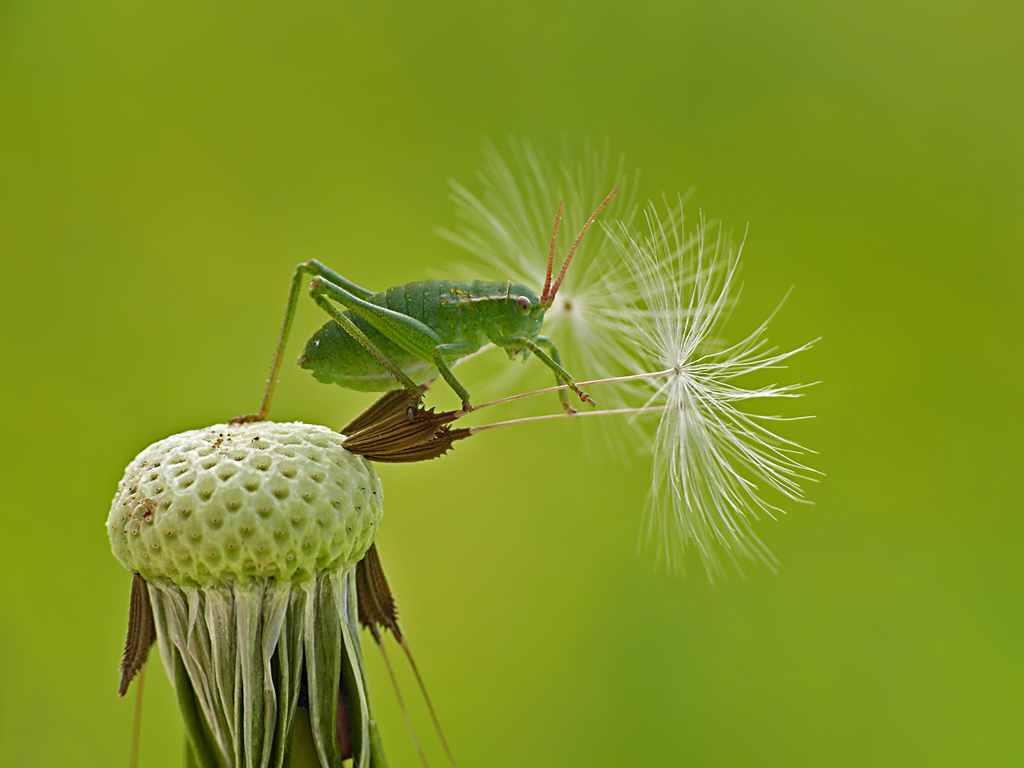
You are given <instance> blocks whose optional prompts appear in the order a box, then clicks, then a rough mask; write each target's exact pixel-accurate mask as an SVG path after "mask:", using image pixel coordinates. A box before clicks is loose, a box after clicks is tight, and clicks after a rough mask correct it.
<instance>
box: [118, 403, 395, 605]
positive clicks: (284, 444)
mask: <svg viewBox="0 0 1024 768" xmlns="http://www.w3.org/2000/svg"><path fill="white" fill-rule="evenodd" d="M343 439H344V438H343V436H342V435H339V434H338V433H336V432H332V431H331V430H329V429H327V428H326V427H319V426H314V425H310V424H301V423H291V424H275V423H271V422H259V423H255V424H245V425H220V426H214V427H208V428H206V429H199V430H194V431H191V432H183V433H182V434H180V435H174V436H172V437H168V438H167V439H165V440H161V441H160V442H158V443H154V444H153V445H151V446H150V447H149V448H147V449H146V450H144V451H143V452H142V453H140V454H139V455H138V456H137V457H136V458H135V460H134V461H133V462H132V463H131V464H130V465H129V466H128V469H127V470H126V471H125V476H124V479H123V480H122V481H121V484H120V486H119V487H118V490H117V495H115V496H114V502H113V506H112V507H111V510H110V517H109V518H108V520H107V530H108V533H109V534H110V545H111V548H112V549H113V551H114V555H115V556H116V557H117V559H118V560H120V561H121V564H122V565H124V567H125V568H127V569H128V570H130V571H132V572H136V573H139V574H141V575H142V577H143V578H145V579H146V580H147V581H151V582H152V581H161V580H167V581H170V582H172V583H174V584H178V585H183V586H195V585H202V584H209V583H213V582H218V581H226V580H237V581H243V582H244V581H249V580H251V579H253V578H267V577H275V578H277V579H280V580H286V579H296V580H299V579H305V578H308V577H309V576H311V575H312V574H313V573H314V572H315V571H322V570H332V569H336V568H342V567H345V566H347V565H352V564H354V563H356V562H357V561H358V560H359V559H360V558H362V556H363V554H364V553H365V552H366V549H367V548H368V547H369V546H370V544H371V542H372V541H373V537H374V535H375V534H376V532H377V526H378V525H379V523H380V518H381V515H382V513H383V504H382V502H383V493H382V490H381V485H380V481H379V480H378V478H377V473H376V472H375V471H374V469H373V467H372V466H371V465H370V463H369V462H368V461H366V460H365V459H363V458H361V457H359V456H355V455H353V454H352V453H349V452H348V451H346V450H345V449H344V448H342V445H341V444H342V440H343Z"/></svg>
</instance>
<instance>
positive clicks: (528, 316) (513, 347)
mask: <svg viewBox="0 0 1024 768" xmlns="http://www.w3.org/2000/svg"><path fill="white" fill-rule="evenodd" d="M616 191H617V190H612V192H611V194H609V195H608V197H606V198H605V199H604V202H602V203H601V205H599V206H598V207H597V210H595V211H594V213H593V214H592V215H591V216H590V218H589V219H587V222H586V224H584V225H583V229H581V230H580V233H579V235H578V236H577V237H576V240H575V242H574V243H573V244H572V248H570V249H569V255H568V256H566V257H565V262H564V263H563V264H562V269H561V271H560V272H559V273H558V278H557V279H556V280H555V281H554V284H552V281H551V277H552V268H553V266H554V259H555V241H556V240H557V238H558V225H559V224H560V223H561V220H562V205H561V204H559V206H558V214H557V215H556V216H555V229H554V234H552V236H551V250H550V252H549V254H548V270H547V278H546V279H545V281H544V290H543V291H542V292H541V295H540V296H539V297H538V296H537V294H536V293H534V292H533V291H532V290H531V289H530V288H527V287H526V286H525V285H520V284H519V283H513V282H512V281H511V280H508V281H506V282H489V281H483V280H473V281H469V282H467V281H453V280H425V281H419V282H412V283H405V284H404V285H398V286H395V287H394V288H388V289H387V290H385V291H382V292H380V293H374V292H373V291H369V290H367V289H365V288H360V287H359V286H358V285H356V284H355V283H353V282H351V281H349V280H346V279H345V278H343V277H342V276H341V275H339V274H338V273H337V272H334V271H332V270H330V269H329V268H327V267H326V266H324V265H323V264H321V263H320V262H319V261H316V260H311V261H307V262H305V263H303V264H299V265H298V267H296V269H295V275H294V276H293V277H292V286H291V292H290V293H289V295H288V305H287V308H286V310H285V317H284V324H283V326H282V328H281V337H280V339H279V341H278V344H277V351H276V354H275V355H274V363H273V366H272V367H271V371H270V379H269V380H268V382H267V389H266V393H265V394H264V396H263V403H262V405H261V406H260V410H259V413H257V414H253V415H250V416H242V417H239V418H237V419H233V421H234V422H236V423H245V422H252V421H262V420H263V419H265V418H266V417H267V412H268V411H269V409H270V400H271V397H272V396H273V394H274V387H275V385H276V383H277V376H278V372H279V370H280V367H281V360H282V355H283V353H284V348H285V345H286V343H287V341H288V334H289V332H290V331H291V326H292V320H293V319H294V317H295V309H296V305H297V304H298V299H299V292H300V290H301V289H302V285H303V284H304V283H305V280H306V279H307V276H308V275H312V276H313V280H312V282H311V283H310V285H309V295H310V296H311V297H312V298H313V301H315V302H316V303H317V305H318V306H319V307H320V308H321V309H323V310H324V312H326V313H327V314H328V315H329V316H330V317H331V320H330V321H328V322H327V323H326V324H325V325H324V326H323V327H322V328H320V330H318V331H317V332H316V333H315V334H313V336H312V338H310V340H309V341H308V342H306V348H305V350H304V352H303V354H302V357H300V358H299V361H298V362H299V366H301V367H302V368H305V369H307V370H309V371H311V372H312V374H313V376H314V378H316V380H317V381H321V382H324V383H328V384H329V383H334V384H339V385H341V386H342V387H345V388H347V389H355V390H360V391H364V392H381V391H386V390H393V389H398V388H401V387H404V388H405V389H406V390H408V392H409V393H410V394H411V395H412V396H413V397H415V398H416V400H421V399H422V397H423V388H421V387H420V386H419V385H418V384H417V380H420V381H423V380H425V379H427V378H430V376H431V374H432V372H433V370H434V369H436V370H437V372H438V373H440V374H441V376H442V377H443V378H444V380H445V381H446V382H448V385H449V386H450V387H451V388H452V389H453V390H455V393H456V394H457V395H458V396H459V398H460V399H461V400H462V408H463V410H465V411H470V410H472V406H471V405H470V402H469V392H467V391H466V388H465V387H463V386H462V384H460V383H459V380H458V379H456V378H455V375H454V374H453V373H452V371H451V367H450V364H451V363H454V362H455V361H456V360H458V359H459V358H462V357H465V356H466V355H470V354H472V353H474V352H477V351H479V350H480V349H481V348H482V347H483V346H484V345H485V344H488V343H491V344H494V345H495V346H496V347H500V348H501V349H504V350H505V351H506V352H507V353H508V356H509V358H510V359H513V358H515V357H517V356H520V355H521V356H522V358H523V360H524V361H525V360H526V359H527V358H528V357H529V356H530V354H531V353H532V354H534V355H536V356H537V358H538V359H539V360H540V361H541V362H543V363H544V364H545V365H546V366H547V367H548V368H550V369H551V370H552V371H553V372H554V374H555V380H556V381H557V382H558V384H565V385H566V386H567V387H568V388H569V389H571V390H572V391H573V392H575V393H576V394H577V395H579V397H580V399H581V400H583V401H584V402H588V403H590V404H591V405H593V404H594V401H593V400H591V399H590V396H589V395H588V394H587V393H586V392H584V391H583V390H581V389H580V388H579V387H577V386H576V383H575V382H574V381H573V378H572V376H570V375H569V373H568V372H567V371H566V370H565V369H564V368H563V367H562V362H561V358H560V357H559V355H558V349H557V348H556V347H555V344H554V342H552V341H551V339H549V338H547V337H546V336H541V335H540V331H541V327H542V325H543V324H544V313H545V312H547V310H548V309H549V308H550V307H551V305H552V303H553V302H554V299H555V294H556V293H558V288H559V286H561V284H562V278H564V277H565V271H566V269H567V268H568V267H569V262H570V261H571V260H572V256H573V254H574V253H575V252H576V247H577V246H578V245H579V244H580V240H582V239H583V235H584V233H585V232H586V231H587V228H588V227H589V226H590V225H591V224H592V223H593V222H594V219H595V218H597V215H598V214H599V213H600V212H601V211H602V209H603V208H604V207H605V206H606V205H607V204H608V201H609V200H611V198H612V195H614V194H615V192H616ZM335 302H336V303H337V304H340V305H341V306H342V307H344V308H345V309H344V311H343V310H340V309H338V307H337V306H335ZM545 350H547V351H546V352H545ZM559 396H560V397H561V399H562V404H563V406H564V407H565V408H566V410H568V411H570V412H573V408H572V407H571V406H570V405H569V401H568V398H567V397H566V394H565V390H560V391H559Z"/></svg>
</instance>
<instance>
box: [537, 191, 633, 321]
mask: <svg viewBox="0 0 1024 768" xmlns="http://www.w3.org/2000/svg"><path fill="white" fill-rule="evenodd" d="M618 191H619V190H617V189H613V190H612V191H611V192H610V193H609V194H608V197H606V198H605V199H604V202H603V203H601V204H600V205H599V206H597V210H596V211H594V212H593V213H592V214H590V218H589V219H587V223H586V224H584V225H583V229H581V230H580V233H579V234H578V235H576V242H574V243H573V244H572V248H570V249H569V255H568V256H566V257H565V262H564V263H563V264H562V271H561V272H559V273H558V279H557V280H555V287H554V288H552V289H551V295H550V296H548V303H551V302H552V301H554V299H555V294H556V293H558V288H559V286H560V285H561V284H562V278H563V277H565V270H567V269H568V268H569V262H570V261H572V255H573V254H574V253H576V246H578V245H579V244H580V240H582V239H583V233H584V232H586V231H587V228H588V227H589V226H590V225H591V224H593V223H594V219H596V218H597V214H599V213H600V212H601V211H603V210H604V207H605V206H606V205H608V201H609V200H611V199H612V197H614V196H615V193H616V192H618ZM541 301H543V299H542V300H541Z"/></svg>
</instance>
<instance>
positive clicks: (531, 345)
mask: <svg viewBox="0 0 1024 768" xmlns="http://www.w3.org/2000/svg"><path fill="white" fill-rule="evenodd" d="M503 342H504V343H503ZM498 346H504V347H526V348H527V349H528V350H530V351H531V352H532V353H533V354H535V355H536V356H537V359H538V360H540V361H541V362H542V363H544V365H546V366H547V367H548V368H550V369H551V370H552V372H553V373H554V374H555V381H557V382H558V383H559V384H565V385H566V386H568V387H569V389H571V390H572V391H573V392H575V393H576V394H577V395H579V397H580V400H582V401H583V402H585V403H590V404H591V405H594V401H593V400H592V399H591V397H590V395H588V394H587V393H586V392H584V391H583V390H582V389H580V388H579V387H577V386H576V382H575V381H573V378H572V376H570V375H569V372H568V371H566V370H565V368H563V367H562V358H561V356H560V355H559V354H558V347H556V346H555V342H553V341H552V340H551V339H549V338H548V337H546V336H538V337H537V341H536V342H534V341H531V340H530V339H502V340H501V341H499V343H498ZM541 347H547V348H548V349H549V350H551V354H550V356H549V355H548V354H547V353H546V352H545V351H544V350H543V349H541ZM558 395H559V399H560V400H561V402H562V407H563V408H565V410H566V411H568V412H569V413H576V409H575V408H573V407H572V406H571V405H569V398H568V396H567V395H566V394H565V390H564V389H563V390H561V391H559V393H558Z"/></svg>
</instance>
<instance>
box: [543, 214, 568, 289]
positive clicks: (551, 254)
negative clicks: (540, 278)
mask: <svg viewBox="0 0 1024 768" xmlns="http://www.w3.org/2000/svg"><path fill="white" fill-rule="evenodd" d="M563 205H564V201H560V202H559V203H558V213H557V214H555V232H554V234H552V235H551V250H550V251H549V252H548V276H547V277H546V278H544V290H543V291H541V294H540V296H541V299H540V303H541V304H543V303H545V297H546V296H547V295H548V288H550V287H551V270H552V268H553V267H554V266H555V241H556V240H557V239H558V225H559V224H561V223H562V206H563Z"/></svg>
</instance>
